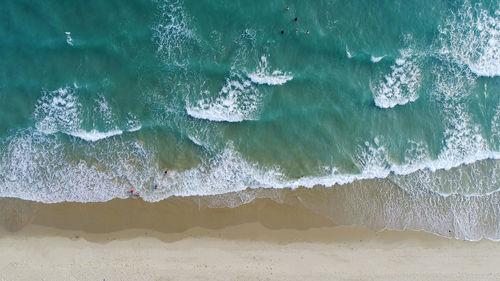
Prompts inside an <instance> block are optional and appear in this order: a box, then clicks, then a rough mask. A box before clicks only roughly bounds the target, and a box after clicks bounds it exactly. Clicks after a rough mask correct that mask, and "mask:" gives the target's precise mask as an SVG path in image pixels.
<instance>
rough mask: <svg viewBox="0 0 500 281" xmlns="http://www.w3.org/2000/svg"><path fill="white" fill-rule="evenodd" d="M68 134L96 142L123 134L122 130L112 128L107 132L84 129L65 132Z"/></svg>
mask: <svg viewBox="0 0 500 281" xmlns="http://www.w3.org/2000/svg"><path fill="white" fill-rule="evenodd" d="M67 134H68V135H70V136H73V137H77V138H80V139H82V140H85V141H90V142H96V141H98V140H102V139H105V138H109V137H113V136H117V135H121V134H123V131H122V130H113V131H109V132H99V131H97V130H91V131H84V130H80V131H77V132H71V133H67Z"/></svg>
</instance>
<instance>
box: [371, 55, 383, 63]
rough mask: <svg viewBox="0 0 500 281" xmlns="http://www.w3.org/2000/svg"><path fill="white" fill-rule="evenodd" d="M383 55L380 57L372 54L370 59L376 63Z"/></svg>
mask: <svg viewBox="0 0 500 281" xmlns="http://www.w3.org/2000/svg"><path fill="white" fill-rule="evenodd" d="M384 57H385V56H381V57H374V56H371V57H370V61H371V62H373V63H377V62H379V61H381V60H382V59H383V58H384Z"/></svg>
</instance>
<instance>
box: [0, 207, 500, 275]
mask: <svg viewBox="0 0 500 281" xmlns="http://www.w3.org/2000/svg"><path fill="white" fill-rule="evenodd" d="M0 211H1V214H2V220H1V225H2V228H1V230H0V252H1V253H2V259H0V280H33V279H37V278H38V279H40V278H42V279H43V280H68V279H69V280H208V279H210V280H304V279H306V280H326V279H333V280H479V279H480V280H498V279H499V278H500V268H498V266H497V263H496V261H498V260H499V259H500V251H499V250H500V244H499V243H496V242H493V241H490V240H485V239H483V240H481V241H479V242H470V241H463V240H456V239H450V238H444V237H439V236H436V235H434V234H430V233H425V232H416V231H383V232H374V231H372V230H369V229H367V228H364V227H361V226H339V225H335V224H333V223H332V222H331V220H329V219H327V218H325V217H323V216H322V215H320V214H317V213H314V212H312V211H310V210H307V209H305V208H301V207H297V206H291V205H286V204H279V203H276V202H274V201H272V200H269V199H257V200H255V201H253V202H251V203H249V204H245V205H242V206H239V207H236V208H206V207H205V208H203V207H200V205H198V204H196V198H171V199H168V200H164V201H160V202H157V203H148V202H144V201H142V200H136V199H125V200H122V199H115V200H112V201H109V202H102V203H55V204H42V203H36V202H31V201H23V200H19V199H5V198H4V199H0Z"/></svg>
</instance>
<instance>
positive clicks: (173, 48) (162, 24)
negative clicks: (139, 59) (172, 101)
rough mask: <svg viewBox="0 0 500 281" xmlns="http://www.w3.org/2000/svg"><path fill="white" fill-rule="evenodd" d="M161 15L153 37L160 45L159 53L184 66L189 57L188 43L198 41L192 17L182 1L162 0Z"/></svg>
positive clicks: (170, 61)
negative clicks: (192, 27)
mask: <svg viewBox="0 0 500 281" xmlns="http://www.w3.org/2000/svg"><path fill="white" fill-rule="evenodd" d="M160 2H161V4H160V10H161V17H160V20H159V23H158V24H157V25H156V26H155V27H154V28H153V30H154V31H155V33H154V35H153V39H154V41H155V43H156V44H157V46H158V50H157V52H158V54H160V55H161V56H163V57H164V58H165V59H166V61H167V62H168V63H173V64H175V65H177V66H181V67H182V66H184V65H185V63H186V61H187V59H188V57H187V56H185V55H184V53H185V52H187V51H188V48H189V47H188V44H192V43H196V42H197V41H198V39H197V38H196V36H195V35H194V32H193V31H192V29H191V17H190V16H189V14H187V13H186V12H185V10H184V8H183V4H182V1H180V0H174V1H160Z"/></svg>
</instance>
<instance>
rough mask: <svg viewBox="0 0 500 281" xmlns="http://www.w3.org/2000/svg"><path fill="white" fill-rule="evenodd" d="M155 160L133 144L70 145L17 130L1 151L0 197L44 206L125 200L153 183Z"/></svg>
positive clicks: (139, 146) (57, 139)
mask: <svg viewBox="0 0 500 281" xmlns="http://www.w3.org/2000/svg"><path fill="white" fill-rule="evenodd" d="M68 151H70V152H71V156H70V157H69V156H68V154H67V152H68ZM154 156H155V154H154V153H152V152H150V151H148V150H147V149H146V148H145V147H144V146H142V145H141V144H140V143H138V142H135V141H123V140H122V139H116V140H113V141H109V142H99V144H98V145H97V144H96V145H94V144H91V145H89V144H88V143H68V142H65V141H64V140H61V138H60V135H46V134H43V133H40V132H38V131H33V130H30V129H28V130H21V131H20V132H18V133H16V134H14V135H12V136H10V137H9V138H7V139H6V140H3V143H2V146H1V149H0V174H1V176H0V195H1V196H3V197H16V198H21V199H26V200H35V201H39V202H46V203H53V202H63V201H77V202H95V201H108V200H111V199H113V198H126V197H127V191H128V190H130V189H131V188H134V189H137V190H139V191H142V190H143V189H144V188H145V187H149V186H150V185H151V184H152V182H153V181H152V178H153V175H152V171H158V170H159V167H158V165H157V164H156V163H157V162H158V161H157V159H155V158H154Z"/></svg>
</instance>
